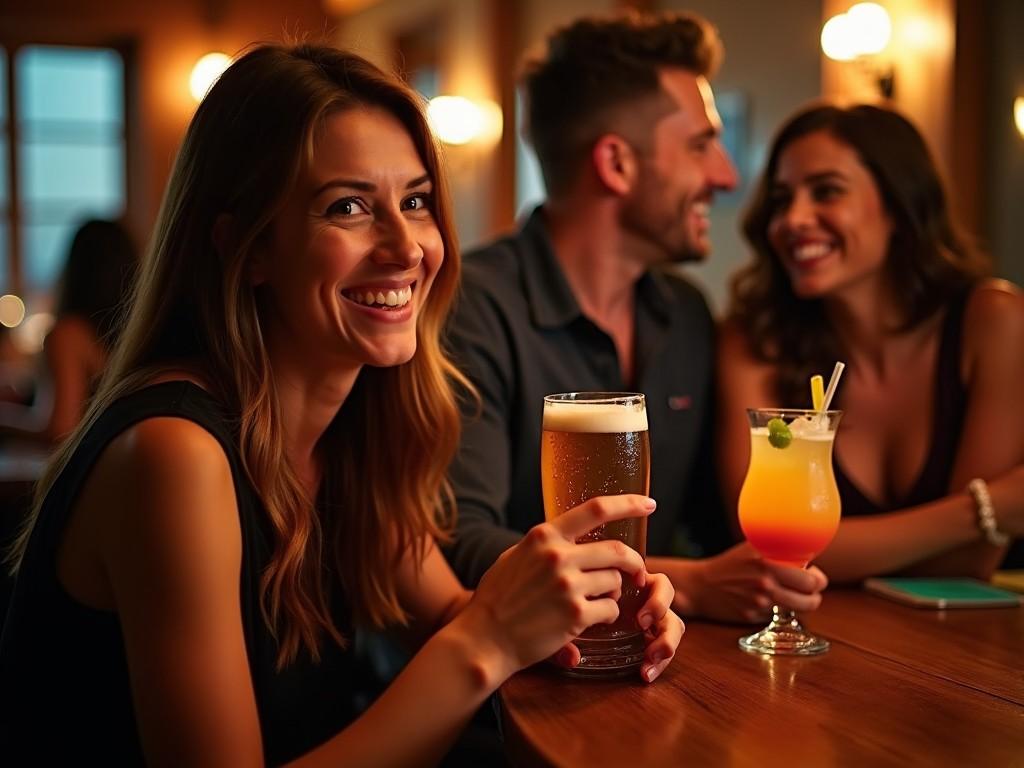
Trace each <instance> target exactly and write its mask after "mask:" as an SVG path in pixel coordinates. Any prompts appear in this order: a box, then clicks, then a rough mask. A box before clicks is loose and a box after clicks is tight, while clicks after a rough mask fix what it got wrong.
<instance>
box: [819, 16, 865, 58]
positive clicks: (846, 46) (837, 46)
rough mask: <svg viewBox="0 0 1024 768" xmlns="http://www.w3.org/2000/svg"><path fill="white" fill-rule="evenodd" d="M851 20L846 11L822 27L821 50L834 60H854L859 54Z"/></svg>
mask: <svg viewBox="0 0 1024 768" xmlns="http://www.w3.org/2000/svg"><path fill="white" fill-rule="evenodd" d="M849 21H850V20H849V17H848V16H847V15H846V14H845V13H840V14H839V15H838V16H833V17H832V18H831V19H829V20H828V21H826V22H825V26H824V27H822V28H821V50H822V51H824V52H825V55H826V56H828V57H829V58H830V59H833V60H834V61H852V60H853V59H854V58H856V56H857V50H856V48H855V46H854V40H853V35H852V34H851V33H850V25H849Z"/></svg>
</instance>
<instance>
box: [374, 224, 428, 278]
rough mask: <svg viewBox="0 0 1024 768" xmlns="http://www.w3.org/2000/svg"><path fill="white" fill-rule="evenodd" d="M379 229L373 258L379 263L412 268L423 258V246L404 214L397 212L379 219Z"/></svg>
mask: <svg viewBox="0 0 1024 768" xmlns="http://www.w3.org/2000/svg"><path fill="white" fill-rule="evenodd" d="M377 231H378V236H377V241H376V243H375V246H376V247H375V248H374V250H373V259H374V260H375V261H377V262H378V263H380V264H392V265H395V266H399V267H401V268H402V269H412V268H413V267H416V266H418V265H419V263H420V261H422V260H423V248H422V247H421V246H420V244H419V242H418V241H417V240H416V237H415V233H414V231H413V228H412V226H411V225H410V223H409V222H408V221H407V220H406V219H405V217H404V216H402V215H400V214H397V215H394V216H388V217H387V218H386V219H384V220H379V221H378V222H377Z"/></svg>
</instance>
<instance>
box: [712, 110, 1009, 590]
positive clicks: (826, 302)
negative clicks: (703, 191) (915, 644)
mask: <svg viewBox="0 0 1024 768" xmlns="http://www.w3.org/2000/svg"><path fill="white" fill-rule="evenodd" d="M744 231H745V233H746V236H747V239H748V240H749V241H750V244H751V245H752V247H753V258H752V260H751V262H750V263H749V264H748V265H747V266H745V267H744V268H743V269H742V270H741V271H740V272H739V273H738V274H737V275H736V276H735V278H734V281H733V291H732V306H731V308H730V317H729V319H728V321H727V322H726V324H725V327H724V329H723V333H722V335H721V350H720V355H719V360H720V371H719V373H720V375H719V381H720V385H721V388H722V397H721V398H720V402H721V404H722V411H721V416H720V423H721V431H722V439H721V440H720V443H719V444H720V448H721V451H720V464H721V466H722V476H723V479H724V483H725V494H726V497H727V498H728V499H730V500H731V501H735V499H736V498H737V496H738V494H739V489H740V484H741V482H742V479H743V473H744V471H745V468H746V464H747V457H748V455H749V453H748V451H749V448H748V446H749V441H748V436H747V424H746V418H745V414H744V411H743V409H744V408H762V407H804V406H805V405H809V402H808V400H809V392H810V390H809V388H808V386H807V383H808V380H809V378H810V376H811V375H812V374H815V373H825V372H827V371H828V370H829V369H831V367H832V364H833V362H834V361H835V360H837V359H841V360H845V361H846V363H847V364H848V372H847V375H846V376H845V377H844V378H843V384H842V387H841V388H840V390H839V391H838V393H837V397H836V399H835V403H836V404H837V405H838V407H839V408H841V409H842V410H843V411H844V416H843V421H842V426H841V427H840V428H839V432H838V434H837V436H836V441H835V474H836V480H837V483H838V486H839V490H840V495H841V498H842V514H843V517H844V520H843V521H842V523H841V524H840V527H839V533H838V534H837V536H836V538H835V540H834V542H833V544H832V545H831V546H830V548H829V549H828V550H827V551H826V552H825V553H824V555H823V556H822V557H821V558H820V559H819V560H818V562H819V564H820V565H821V566H822V568H824V569H825V570H826V572H827V573H828V574H829V576H830V578H831V579H832V580H833V581H856V580H859V579H862V578H864V577H866V576H872V575H876V574H882V573H892V572H900V571H908V570H909V571H914V572H918V573H924V574H945V575H973V576H979V577H982V578H987V577H988V576H989V575H990V574H991V572H992V570H993V569H994V568H995V567H996V566H997V565H998V563H999V561H1000V558H1001V557H1002V555H1003V553H1004V552H1005V541H1004V540H1003V537H1001V536H1000V535H998V534H999V533H1000V532H1002V533H1009V534H1010V535H1011V536H1020V535H1021V534H1022V533H1024V410H1022V409H1021V408H1020V407H1019V394H1018V388H1019V382H1020V381H1021V379H1022V378H1024V295H1022V294H1021V292H1020V290H1019V289H1018V288H1017V287H1016V286H1014V285H1011V284H1010V283H1008V282H1006V281H1002V280H995V279H992V278H991V277H989V270H988V262H987V260H986V259H984V258H983V257H981V256H980V255H979V254H977V253H976V252H975V251H973V250H972V249H971V248H970V247H968V245H967V241H966V239H965V238H964V237H963V236H962V235H961V234H960V233H959V232H958V230H957V228H956V227H955V226H954V223H953V218H952V215H951V213H950V210H949V206H948V203H947V196H946V193H945V190H944V189H943V186H942V183H941V180H940V178H939V174H938V171H937V169H936V167H935V163H934V162H933V160H932V158H931V155H930V153H929V151H928V148H927V146H926V145H925V143H924V140H923V139H922V137H921V135H920V133H918V131H917V129H916V128H914V126H913V125H912V124H911V123H910V122H909V121H908V120H906V119H905V118H904V117H902V116H901V115H899V114H897V113H896V112H893V111H891V110H887V109H881V108H878V107H874V106H855V107H850V108H845V109H844V108H839V107H834V106H817V107H812V108H810V109H807V110H805V111H803V112H801V113H799V114H797V115H795V116H794V117H793V118H791V119H790V120H789V121H788V122H787V123H786V124H785V125H784V126H783V127H782V129H781V130H780V131H779V134H778V136H777V137H776V139H775V141H774V143H773V145H772V148H771V151H770V154H769V159H768V165H767V168H766V170H765V173H764V177H763V179H762V181H761V183H760V186H759V187H758V190H757V192H756V194H755V197H754V200H753V202H752V204H751V207H750V209H749V211H748V213H747V216H746V219H745V221H744ZM986 481H988V485H987V488H988V489H989V490H990V491H991V499H990V500H989V501H986V499H987V496H986V495H985V494H983V493H982V491H984V490H985V488H986ZM969 485H970V487H971V489H972V490H971V491H970V492H968V491H967V488H968V486H969ZM978 489H980V490H978ZM993 510H994V511H993ZM993 514H994V516H995V520H996V523H997V529H998V530H997V529H995V528H993V527H992V523H991V520H992V516H993Z"/></svg>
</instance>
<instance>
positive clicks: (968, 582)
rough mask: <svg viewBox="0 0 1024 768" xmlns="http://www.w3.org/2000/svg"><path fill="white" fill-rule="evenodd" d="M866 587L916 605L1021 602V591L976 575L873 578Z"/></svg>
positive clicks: (1006, 604) (991, 605)
mask: <svg viewBox="0 0 1024 768" xmlns="http://www.w3.org/2000/svg"><path fill="white" fill-rule="evenodd" d="M864 588H865V589H866V590H868V591H869V592H873V593H875V594H876V595H881V596H882V597H887V598H889V599H890V600H895V601H897V602H900V603H905V604H906V605H913V606H915V607H917V608H937V609H940V610H941V609H945V608H998V607H1014V606H1020V605H1021V604H1022V599H1021V596H1020V595H1016V594H1014V593H1013V592H1009V591H1007V590H1005V589H1000V588H999V587H993V586H992V585H991V584H986V583H985V582H983V581H978V580H976V579H936V578H872V579H867V580H866V581H865V582H864Z"/></svg>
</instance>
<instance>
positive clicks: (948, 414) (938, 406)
mask: <svg viewBox="0 0 1024 768" xmlns="http://www.w3.org/2000/svg"><path fill="white" fill-rule="evenodd" d="M969 295H970V292H969V291H968V292H965V293H964V294H963V295H962V296H960V297H959V298H957V299H956V300H954V301H953V302H951V303H950V305H949V308H948V309H947V310H946V317H945V319H944V320H943V323H942V331H941V336H940V338H939V354H938V360H937V363H936V366H935V384H934V386H935V404H934V407H933V409H932V433H931V435H932V436H931V446H930V449H929V451H928V455H927V457H926V458H925V462H924V466H923V467H922V468H921V474H920V475H918V477H917V482H915V483H914V485H913V487H912V488H911V489H910V491H909V492H908V493H907V494H906V496H904V497H903V498H902V499H897V500H894V501H893V502H892V503H890V504H887V505H879V504H876V503H875V502H874V501H872V500H871V499H869V498H868V497H867V496H865V495H864V493H863V492H861V490H860V488H858V487H857V486H856V485H854V484H853V482H852V481H851V480H850V478H849V477H847V475H846V473H845V472H843V468H842V466H840V464H839V462H838V461H833V462H832V464H833V468H834V470H835V475H836V485H838V486H839V497H840V499H841V500H842V505H843V517H852V516H855V515H877V514H880V513H882V512H891V511H893V510H897V509H904V508H906V507H913V506H915V505H917V504H925V503H927V502H929V501H935V500H936V499H941V498H942V497H944V496H948V495H949V478H950V476H951V475H952V474H953V462H954V461H956V453H957V449H958V448H959V446H960V435H961V432H962V431H963V426H964V416H965V414H966V412H967V389H966V387H964V383H963V380H962V379H961V377H960V356H961V355H960V348H961V340H962V335H963V318H964V308H965V307H966V305H967V298H968V296H969ZM839 407H840V408H841V407H842V405H841V404H840V406H839ZM841 433H842V427H841V426H840V434H841Z"/></svg>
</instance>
